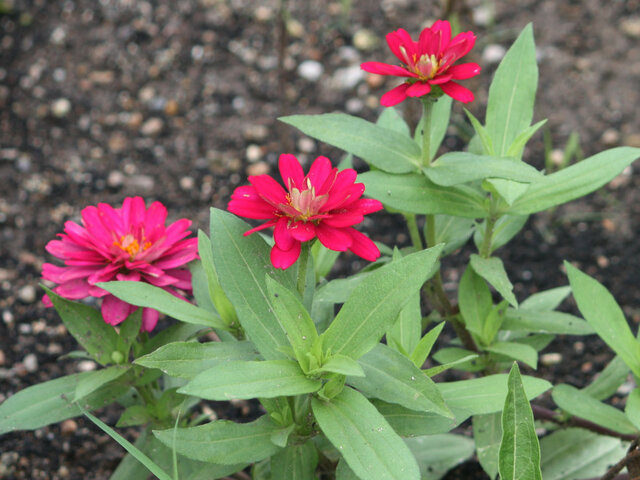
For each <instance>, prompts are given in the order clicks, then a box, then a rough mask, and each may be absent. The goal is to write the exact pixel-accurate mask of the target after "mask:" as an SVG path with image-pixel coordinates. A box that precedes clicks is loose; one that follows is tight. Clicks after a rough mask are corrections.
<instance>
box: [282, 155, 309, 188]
mask: <svg viewBox="0 0 640 480" xmlns="http://www.w3.org/2000/svg"><path fill="white" fill-rule="evenodd" d="M278 167H279V169H280V176H281V177H282V181H284V184H285V186H286V187H287V189H288V190H291V189H292V188H294V187H295V188H297V189H298V190H300V189H302V188H303V185H302V183H303V180H304V172H303V171H302V166H301V165H300V162H298V159H297V158H296V157H294V156H293V155H291V154H290V153H283V154H282V155H280V158H279V159H278Z"/></svg>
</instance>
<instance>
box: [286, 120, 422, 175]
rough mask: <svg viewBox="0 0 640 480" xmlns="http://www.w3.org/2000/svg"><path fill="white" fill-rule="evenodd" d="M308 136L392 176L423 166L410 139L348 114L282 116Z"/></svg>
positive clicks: (418, 150) (418, 152)
mask: <svg viewBox="0 0 640 480" xmlns="http://www.w3.org/2000/svg"><path fill="white" fill-rule="evenodd" d="M278 120H280V121H281V122H284V123H287V124H289V125H292V126H294V127H296V128H298V129H299V130H301V131H302V132H303V133H305V134H306V135H309V136H310V137H313V138H316V139H318V140H320V141H321V142H324V143H328V144H329V145H333V146H335V147H338V148H341V149H342V150H344V151H346V152H349V153H352V154H353V155H355V156H356V157H360V158H362V159H363V160H364V161H365V162H367V163H369V164H371V165H373V166H375V167H376V168H379V169H381V170H384V171H386V172H391V173H408V172H412V171H414V170H416V168H417V167H418V166H419V165H420V147H418V145H417V144H416V143H415V142H414V141H413V140H412V139H411V138H410V137H407V136H405V135H403V134H401V133H398V132H396V131H393V130H389V129H387V128H383V127H380V126H378V125H375V124H374V123H371V122H368V121H366V120H364V119H362V118H358V117H352V116H351V115H346V114H344V113H325V114H321V115H291V116H289V117H280V118H279V119H278Z"/></svg>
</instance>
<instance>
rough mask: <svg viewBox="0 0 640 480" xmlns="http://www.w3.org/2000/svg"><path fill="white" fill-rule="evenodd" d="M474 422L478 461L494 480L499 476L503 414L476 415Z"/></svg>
mask: <svg viewBox="0 0 640 480" xmlns="http://www.w3.org/2000/svg"><path fill="white" fill-rule="evenodd" d="M472 422H473V439H474V440H475V443H476V451H477V454H478V460H479V461H480V465H482V468H483V469H484V471H485V472H486V473H487V475H489V478H491V480H493V479H494V478H496V475H497V474H498V462H499V454H500V443H501V442H502V414H501V413H500V412H495V413H488V414H486V415H474V416H473V418H472Z"/></svg>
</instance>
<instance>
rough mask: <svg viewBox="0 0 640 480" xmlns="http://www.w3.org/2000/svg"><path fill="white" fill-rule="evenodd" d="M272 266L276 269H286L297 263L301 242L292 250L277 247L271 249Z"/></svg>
mask: <svg viewBox="0 0 640 480" xmlns="http://www.w3.org/2000/svg"><path fill="white" fill-rule="evenodd" d="M270 256H271V264H272V265H273V266H274V267H275V268H281V269H283V270H284V269H286V268H289V267H290V266H291V265H293V264H294V263H296V260H298V257H299V256H300V242H296V243H295V244H294V245H293V247H292V248H291V250H280V249H279V248H278V246H277V245H274V246H273V248H272V249H271V255H270Z"/></svg>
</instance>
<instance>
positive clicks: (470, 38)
mask: <svg viewBox="0 0 640 480" xmlns="http://www.w3.org/2000/svg"><path fill="white" fill-rule="evenodd" d="M475 43H476V36H475V35H474V34H473V33H472V32H463V33H460V34H458V35H457V36H456V37H455V38H454V39H453V40H452V41H451V43H450V44H449V47H448V48H447V49H446V50H445V51H444V52H443V54H442V58H441V59H440V66H441V68H443V69H444V68H447V67H448V66H449V65H452V64H453V63H454V62H456V61H457V60H458V59H460V58H462V57H464V56H465V55H466V54H467V53H469V51H470V50H471V49H472V48H473V46H474V45H475Z"/></svg>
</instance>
